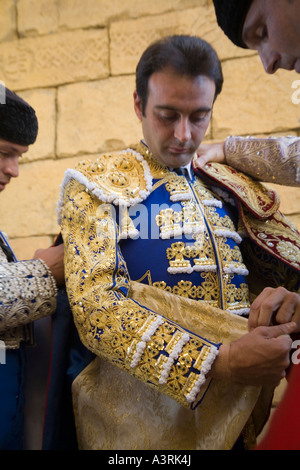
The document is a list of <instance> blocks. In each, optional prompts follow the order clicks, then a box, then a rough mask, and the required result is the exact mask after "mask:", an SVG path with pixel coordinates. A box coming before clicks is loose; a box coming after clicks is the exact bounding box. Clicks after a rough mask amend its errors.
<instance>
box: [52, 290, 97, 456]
mask: <svg viewBox="0 0 300 470" xmlns="http://www.w3.org/2000/svg"><path fill="white" fill-rule="evenodd" d="M52 338H53V339H52V357H51V370H50V375H49V389H48V401H47V407H46V415H45V428H44V438H43V449H44V450H76V449H77V448H78V446H77V439H76V431H75V423H74V415H73V406H72V391H71V387H72V382H73V381H74V379H75V378H76V377H77V376H78V374H80V372H81V371H82V370H83V369H84V368H85V367H86V366H87V365H88V364H89V363H90V362H91V361H92V360H93V359H94V357H95V356H94V354H92V353H91V352H90V351H88V350H87V349H86V348H85V347H84V346H83V344H82V343H81V341H80V339H79V336H78V333H77V330H76V328H75V325H74V322H73V317H72V312H71V309H70V305H69V302H68V297H67V293H66V290H65V289H60V290H59V292H58V298H57V309H56V311H55V313H54V315H53V318H52Z"/></svg>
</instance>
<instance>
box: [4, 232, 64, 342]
mask: <svg viewBox="0 0 300 470" xmlns="http://www.w3.org/2000/svg"><path fill="white" fill-rule="evenodd" d="M0 236H1V238H2V240H3V242H4V243H5V244H6V245H7V241H6V239H5V237H4V235H3V234H2V233H1V234H0ZM0 293H1V295H0V340H1V341H3V342H4V344H5V347H6V348H7V349H15V348H18V347H19V345H20V342H21V341H30V340H31V332H30V326H29V325H30V324H31V323H32V322H33V321H35V320H38V319H39V318H43V317H45V316H47V315H50V314H52V313H53V312H54V310H55V308H56V294H57V288H56V283H55V280H54V278H53V276H52V275H51V273H50V271H49V269H48V267H47V266H46V265H45V263H44V262H43V261H42V260H39V259H36V260H30V261H15V262H13V261H12V262H8V261H7V257H6V254H5V253H4V251H3V250H2V249H1V248H0Z"/></svg>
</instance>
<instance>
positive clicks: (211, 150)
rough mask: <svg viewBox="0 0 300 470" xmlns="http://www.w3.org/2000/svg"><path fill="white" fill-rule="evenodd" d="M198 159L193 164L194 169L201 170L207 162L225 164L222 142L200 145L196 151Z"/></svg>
mask: <svg viewBox="0 0 300 470" xmlns="http://www.w3.org/2000/svg"><path fill="white" fill-rule="evenodd" d="M197 155H198V158H197V160H196V161H195V162H194V164H195V166H196V168H202V167H203V166H204V165H205V164H206V163H207V162H218V163H225V162H226V159H225V153H224V142H220V143H216V144H202V145H200V147H199V148H198V150H197Z"/></svg>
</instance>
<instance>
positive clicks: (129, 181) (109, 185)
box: [62, 149, 152, 206]
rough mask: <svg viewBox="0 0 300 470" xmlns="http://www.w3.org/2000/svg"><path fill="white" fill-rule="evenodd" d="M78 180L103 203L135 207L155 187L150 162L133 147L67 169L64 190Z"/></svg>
mask: <svg viewBox="0 0 300 470" xmlns="http://www.w3.org/2000/svg"><path fill="white" fill-rule="evenodd" d="M70 179H75V180H77V181H78V182H79V183H81V184H82V185H83V186H85V188H86V191H88V192H90V193H92V194H93V195H95V196H96V197H97V198H99V199H100V200H101V201H103V202H107V203H112V204H115V205H124V206H132V205H134V204H138V203H140V202H142V201H143V200H145V199H146V198H147V197H148V195H149V194H150V192H151V190H152V176H151V172H150V169H149V167H148V164H147V162H146V161H145V160H144V158H143V157H142V156H141V155H140V154H139V153H137V152H135V151H134V150H132V149H128V150H125V151H123V152H120V153H116V154H113V153H112V154H107V155H106V154H104V155H101V156H99V157H98V158H97V159H96V160H85V161H82V162H79V163H78V164H77V165H76V166H75V168H74V169H68V170H66V172H65V176H64V181H63V184H62V189H63V188H65V186H66V185H67V183H68V182H69V181H70Z"/></svg>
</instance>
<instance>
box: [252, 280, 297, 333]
mask: <svg viewBox="0 0 300 470" xmlns="http://www.w3.org/2000/svg"><path fill="white" fill-rule="evenodd" d="M290 321H293V322H295V323H296V324H297V328H296V329H295V333H296V332H299V331H300V295H299V294H297V293H296V292H290V291H288V290H287V289H285V288H284V287H277V288H276V289H275V288H272V287H266V288H265V289H264V290H263V291H262V292H261V293H260V295H259V296H258V297H257V298H256V299H255V300H254V302H253V304H252V305H251V308H250V313H249V321H248V328H249V331H251V330H252V329H253V328H256V327H257V326H262V325H272V324H278V323H281V324H282V323H287V322H290Z"/></svg>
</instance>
